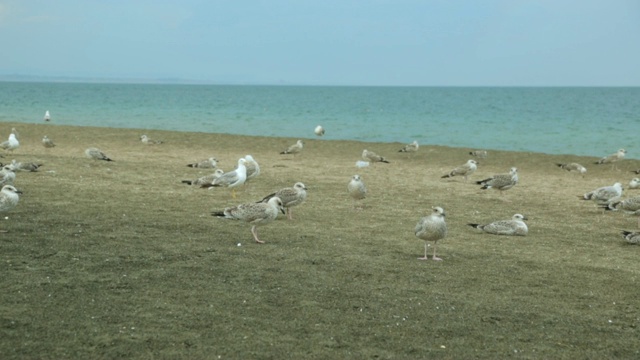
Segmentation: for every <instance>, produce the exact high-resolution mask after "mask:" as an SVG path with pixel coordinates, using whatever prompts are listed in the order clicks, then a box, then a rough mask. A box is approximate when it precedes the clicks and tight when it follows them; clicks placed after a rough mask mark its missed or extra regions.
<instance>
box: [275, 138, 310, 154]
mask: <svg viewBox="0 0 640 360" xmlns="http://www.w3.org/2000/svg"><path fill="white" fill-rule="evenodd" d="M303 147H304V143H303V142H302V140H298V141H296V143H295V144H293V145H291V146H289V147H288V148H287V149H286V150H284V151H282V152H281V153H280V154H293V156H295V155H296V154H299V153H300V152H301V151H302V148H303Z"/></svg>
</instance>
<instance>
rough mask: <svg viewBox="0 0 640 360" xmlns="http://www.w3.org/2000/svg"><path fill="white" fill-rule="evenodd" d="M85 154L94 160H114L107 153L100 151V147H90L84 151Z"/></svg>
mask: <svg viewBox="0 0 640 360" xmlns="http://www.w3.org/2000/svg"><path fill="white" fill-rule="evenodd" d="M84 154H85V155H86V156H87V157H88V158H91V159H94V160H104V161H113V160H111V159H110V158H109V157H108V156H107V155H105V153H103V152H102V151H100V149H98V148H94V147H90V148H88V149H87V150H85V151H84Z"/></svg>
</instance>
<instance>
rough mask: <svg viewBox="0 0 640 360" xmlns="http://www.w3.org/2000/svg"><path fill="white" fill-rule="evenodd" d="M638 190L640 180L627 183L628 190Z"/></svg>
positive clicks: (634, 179) (636, 179)
mask: <svg viewBox="0 0 640 360" xmlns="http://www.w3.org/2000/svg"><path fill="white" fill-rule="evenodd" d="M638 188H640V178H633V179H631V181H629V189H638Z"/></svg>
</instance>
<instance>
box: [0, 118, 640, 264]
mask: <svg viewBox="0 0 640 360" xmlns="http://www.w3.org/2000/svg"><path fill="white" fill-rule="evenodd" d="M45 121H50V115H49V112H48V111H47V113H46V115H45ZM314 133H315V134H316V135H317V136H323V135H324V134H325V130H324V128H323V127H322V126H320V125H318V126H317V127H316V128H315V129H314ZM140 141H141V142H142V143H143V144H145V145H159V144H162V143H163V141H162V140H155V139H151V138H149V137H148V136H147V135H141V136H140ZM42 145H43V146H44V147H45V148H53V147H55V146H56V145H55V143H54V142H53V141H52V140H51V139H49V138H48V137H47V136H46V135H45V136H44V137H43V138H42ZM19 146H20V142H19V135H18V132H17V131H16V129H15V128H13V129H12V131H11V134H10V135H9V138H8V139H7V140H6V141H4V142H2V143H0V148H1V149H3V150H5V151H7V152H13V151H14V150H15V149H17V148H18V147H19ZM419 148H420V146H419V144H418V142H417V141H413V142H412V143H410V144H407V145H405V146H403V147H402V148H401V149H399V150H398V152H400V153H408V154H409V156H412V155H413V154H415V153H416V152H417V151H418V150H419ZM303 149H304V142H303V141H302V140H298V141H297V142H296V143H295V144H293V145H291V146H289V147H287V148H286V149H284V150H283V151H281V152H280V154H282V155H287V154H291V155H293V156H294V157H295V156H296V155H297V154H300V153H301V152H302V151H303ZM469 154H470V155H472V156H473V157H476V158H478V159H484V158H486V157H487V156H488V153H487V151H486V150H475V151H471V152H470V153H469ZM625 154H626V150H624V149H620V150H618V151H617V152H616V153H614V154H611V155H609V156H605V157H603V158H601V159H600V160H598V161H597V162H596V164H612V166H615V163H616V162H618V161H620V160H622V159H624V157H625ZM85 155H86V157H88V158H91V159H93V160H96V161H114V160H112V159H111V158H110V157H109V156H107V155H106V154H105V153H104V152H103V151H101V150H100V149H98V148H95V147H90V148H87V149H86V150H85ZM362 159H363V160H364V161H358V162H357V163H356V165H357V166H358V167H364V166H368V165H369V164H371V163H389V160H387V159H386V158H385V157H384V156H381V155H378V154H376V153H374V152H373V151H369V150H367V149H365V150H363V152H362ZM218 163H219V161H218V159H217V158H215V157H210V158H208V159H204V160H202V161H198V162H193V163H189V164H187V165H186V166H188V167H191V168H198V169H209V170H211V171H213V172H212V173H210V174H207V175H205V176H202V177H199V178H196V179H189V180H182V183H184V184H187V185H190V186H198V187H201V188H209V189H212V188H217V187H224V188H227V189H229V190H230V192H231V196H232V197H233V198H234V199H235V198H236V192H235V191H236V188H238V187H240V186H242V185H244V184H246V183H247V182H248V181H250V180H251V179H253V178H255V177H257V176H258V175H260V166H259V164H258V162H257V161H256V160H255V159H254V158H253V156H251V155H246V156H245V157H243V158H240V159H238V161H237V166H236V167H235V168H234V169H233V170H231V171H228V172H225V171H223V170H222V169H220V168H218ZM556 165H557V166H558V167H559V168H561V169H563V170H566V171H569V172H576V173H579V174H581V175H583V176H584V174H585V173H586V172H587V169H586V168H585V167H584V166H582V165H580V164H578V163H566V164H562V163H558V164H556ZM0 166H1V169H0V185H2V188H1V191H0V212H7V211H10V210H12V209H13V208H15V207H16V206H17V205H18V202H19V199H20V195H19V194H21V193H22V192H21V191H20V190H18V189H17V188H16V187H14V181H15V179H16V174H15V173H16V172H17V171H30V172H35V171H38V168H39V167H40V166H42V164H38V163H29V162H17V161H15V160H13V161H12V162H11V163H10V164H0ZM477 168H478V161H476V160H474V159H470V160H468V161H467V162H466V163H464V164H462V165H460V166H457V167H455V168H453V169H452V170H451V171H449V172H448V173H446V174H444V175H443V176H442V178H452V177H456V176H460V177H463V178H464V181H465V182H467V181H468V178H469V176H471V175H472V174H474V173H475V171H476V170H477ZM634 172H635V173H636V174H640V169H638V170H636V171H634ZM475 184H477V185H480V186H481V187H480V188H481V189H483V190H488V189H494V190H497V191H498V192H499V193H500V194H502V193H503V192H504V191H507V190H509V189H511V188H513V187H514V186H516V185H517V184H518V169H517V168H515V167H512V168H511V169H510V170H509V172H508V173H504V174H496V175H494V176H491V177H488V178H486V179H482V180H478V181H475ZM628 187H629V188H631V189H636V188H638V189H640V178H633V179H632V180H631V181H630V182H629V186H628ZM346 190H347V194H348V195H349V196H350V197H351V198H352V199H353V200H354V209H355V210H363V209H364V206H363V205H362V203H363V202H362V201H361V200H363V199H365V198H366V197H367V187H366V186H365V184H364V182H363V180H362V178H361V176H360V175H357V174H356V175H353V176H352V178H351V179H350V181H349V182H348V183H347V187H346ZM622 193H623V186H622V183H620V182H616V183H615V184H613V185H608V186H603V187H600V188H597V189H594V190H592V191H589V192H586V193H585V194H583V195H581V196H580V198H581V199H583V200H591V201H594V202H596V203H597V204H598V205H599V206H600V207H601V208H603V209H605V210H608V211H621V212H625V213H629V214H633V215H637V216H638V227H639V228H640V196H634V197H630V198H627V199H622ZM306 198H307V187H306V186H305V185H304V184H303V183H302V182H296V183H295V184H293V186H292V187H285V188H282V189H280V190H278V191H275V192H273V193H271V194H269V195H266V196H265V197H264V198H262V199H261V200H259V201H255V202H250V203H244V204H240V205H236V206H232V207H227V208H225V209H222V210H217V211H213V212H212V215H213V216H215V217H219V218H224V219H233V220H239V221H244V222H246V223H248V224H249V225H251V234H252V235H253V239H254V240H255V241H256V242H257V243H264V241H262V240H260V238H259V237H258V233H257V228H258V227H259V226H262V225H266V224H269V223H271V222H273V221H274V220H275V219H276V218H277V217H278V214H280V213H282V214H284V215H286V216H287V218H288V219H289V220H292V219H293V216H292V208H294V207H296V206H299V205H301V204H303V203H304V202H305V200H306ZM445 216H446V215H445V210H444V209H443V208H442V207H440V206H433V207H432V212H431V214H429V215H428V216H425V217H422V218H420V219H419V221H418V223H417V224H416V226H415V229H414V233H415V236H416V237H417V238H418V239H421V240H424V241H425V244H424V256H422V257H419V258H418V259H419V260H427V259H429V257H428V254H427V250H428V246H429V243H428V242H433V255H432V256H431V259H433V260H442V259H441V258H439V257H437V255H436V245H437V243H438V241H439V240H442V239H444V238H445V237H446V236H447V223H446V221H445ZM525 220H527V218H526V217H525V216H524V215H522V214H514V215H513V216H512V217H511V218H510V219H506V220H498V221H495V222H491V223H488V224H477V223H469V224H468V225H469V226H471V227H473V228H475V229H478V230H479V231H482V232H485V233H488V234H493V235H507V236H526V235H527V233H528V227H527V224H526V223H525ZM0 232H5V231H2V230H0ZM622 235H623V237H624V239H625V240H626V241H627V242H629V243H632V244H640V231H626V230H625V231H622Z"/></svg>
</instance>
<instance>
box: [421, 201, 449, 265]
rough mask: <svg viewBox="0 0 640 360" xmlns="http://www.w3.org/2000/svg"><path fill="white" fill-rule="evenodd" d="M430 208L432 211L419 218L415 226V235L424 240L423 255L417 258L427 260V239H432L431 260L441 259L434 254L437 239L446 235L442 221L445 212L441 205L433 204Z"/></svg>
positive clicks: (445, 228)
mask: <svg viewBox="0 0 640 360" xmlns="http://www.w3.org/2000/svg"><path fill="white" fill-rule="evenodd" d="M432 209H433V213H431V215H429V216H425V217H423V218H421V219H420V221H418V224H417V225H416V228H415V234H416V237H417V238H418V239H422V240H424V257H419V258H418V260H428V258H427V246H428V243H427V241H433V260H436V261H440V260H442V259H441V258H439V257H437V256H436V245H437V243H438V240H440V239H444V238H445V237H446V236H447V223H446V222H445V221H444V217H445V214H444V210H443V209H442V208H441V207H439V206H435V207H433V208H432Z"/></svg>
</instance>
